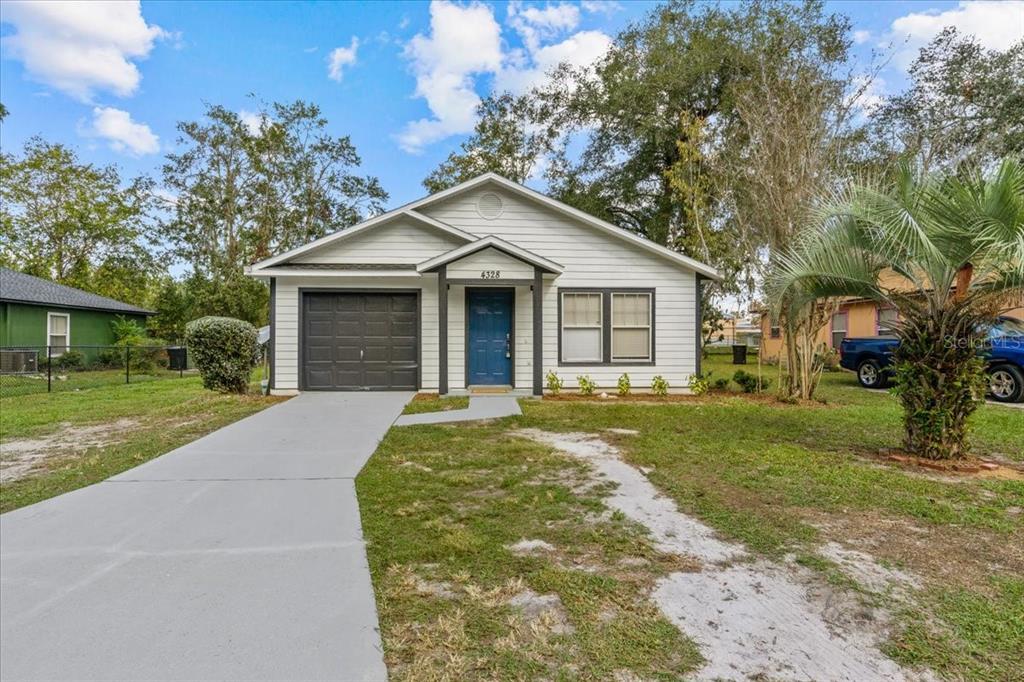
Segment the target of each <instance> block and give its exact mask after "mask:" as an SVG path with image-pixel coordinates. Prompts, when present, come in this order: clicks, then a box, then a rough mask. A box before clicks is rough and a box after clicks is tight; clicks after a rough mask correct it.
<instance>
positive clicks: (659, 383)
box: [651, 374, 668, 395]
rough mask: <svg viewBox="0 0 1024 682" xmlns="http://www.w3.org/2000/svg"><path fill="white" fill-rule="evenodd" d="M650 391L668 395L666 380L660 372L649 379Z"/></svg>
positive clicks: (655, 393)
mask: <svg viewBox="0 0 1024 682" xmlns="http://www.w3.org/2000/svg"><path fill="white" fill-rule="evenodd" d="M651 393H653V394H654V395H668V382H667V381H665V377H663V376H661V375H660V374H659V375H658V376H656V377H654V378H653V379H651Z"/></svg>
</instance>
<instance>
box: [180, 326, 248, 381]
mask: <svg viewBox="0 0 1024 682" xmlns="http://www.w3.org/2000/svg"><path fill="white" fill-rule="evenodd" d="M185 343H186V345H187V346H188V352H189V355H190V356H191V357H192V359H193V360H194V361H195V366H196V368H197V369H198V370H199V374H200V376H202V378H203V386H204V387H206V388H208V389H210V390H212V391H220V392H222V393H245V391H246V390H247V389H248V387H249V373H250V372H251V371H252V368H253V367H254V366H255V365H256V362H257V358H258V357H259V343H258V342H257V332H256V327H254V326H252V325H251V324H249V323H248V322H245V321H243V320H236V319H234V318H230V317H203V318H200V319H198V320H192V321H191V322H189V323H188V324H187V325H185Z"/></svg>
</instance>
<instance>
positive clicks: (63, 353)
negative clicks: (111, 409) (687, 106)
mask: <svg viewBox="0 0 1024 682" xmlns="http://www.w3.org/2000/svg"><path fill="white" fill-rule="evenodd" d="M194 374H196V372H195V370H192V369H190V368H189V365H188V353H187V352H186V350H185V347H184V346H18V347H8V346H4V347H0V397H4V398H7V397H13V396H19V395H29V394H32V393H53V392H57V391H76V390H81V389H85V388H96V387H100V386H112V385H117V384H135V383H142V382H147V381H158V380H164V379H180V378H183V377H186V376H190V375H194Z"/></svg>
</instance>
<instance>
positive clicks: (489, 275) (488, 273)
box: [480, 270, 501, 279]
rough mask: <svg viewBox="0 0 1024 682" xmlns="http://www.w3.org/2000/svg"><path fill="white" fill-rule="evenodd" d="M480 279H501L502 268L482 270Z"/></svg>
mask: <svg viewBox="0 0 1024 682" xmlns="http://www.w3.org/2000/svg"><path fill="white" fill-rule="evenodd" d="M480 279H501V270H481V271H480Z"/></svg>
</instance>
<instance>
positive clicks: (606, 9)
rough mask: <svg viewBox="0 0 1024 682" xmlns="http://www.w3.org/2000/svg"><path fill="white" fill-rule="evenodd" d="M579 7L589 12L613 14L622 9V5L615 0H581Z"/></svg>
mask: <svg viewBox="0 0 1024 682" xmlns="http://www.w3.org/2000/svg"><path fill="white" fill-rule="evenodd" d="M580 7H582V8H583V11H584V12H590V13H591V14H614V13H615V12H618V11H619V10H620V9H622V5H621V4H619V3H618V2H615V0H583V1H582V2H581V3H580Z"/></svg>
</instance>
